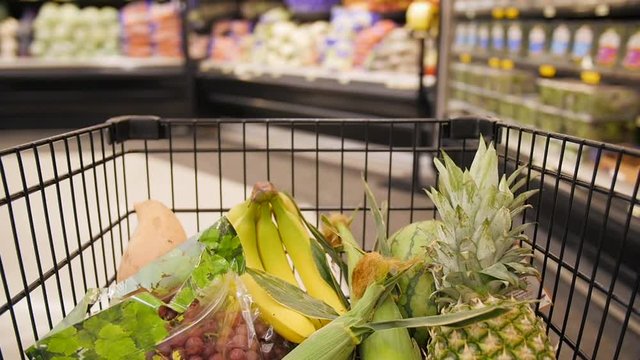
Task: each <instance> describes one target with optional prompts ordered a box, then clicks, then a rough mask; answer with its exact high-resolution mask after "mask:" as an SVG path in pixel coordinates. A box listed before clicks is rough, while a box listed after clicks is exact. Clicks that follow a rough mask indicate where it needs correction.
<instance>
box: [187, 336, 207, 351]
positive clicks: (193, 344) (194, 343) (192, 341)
mask: <svg viewBox="0 0 640 360" xmlns="http://www.w3.org/2000/svg"><path fill="white" fill-rule="evenodd" d="M184 348H185V350H186V351H187V355H196V354H199V353H201V352H202V350H203V349H204V341H202V338H200V337H197V336H192V337H190V338H189V339H187V341H186V342H185V344H184Z"/></svg>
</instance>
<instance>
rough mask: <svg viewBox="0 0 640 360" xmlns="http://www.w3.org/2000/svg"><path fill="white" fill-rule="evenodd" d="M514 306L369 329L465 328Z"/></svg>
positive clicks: (380, 324) (383, 323)
mask: <svg viewBox="0 0 640 360" xmlns="http://www.w3.org/2000/svg"><path fill="white" fill-rule="evenodd" d="M512 306H514V304H511V303H509V304H508V305H505V306H497V305H489V306H484V307H482V308H478V309H473V310H464V311H459V312H455V313H449V314H441V315H433V316H423V317H415V318H408V319H400V320H390V321H379V322H374V323H370V324H369V325H368V327H369V328H371V329H372V330H374V331H380V330H388V329H395V328H417V327H434V326H449V327H464V326H467V325H470V324H473V323H476V322H479V321H485V320H489V319H492V318H494V317H497V316H500V315H502V314H504V313H506V312H508V311H509V310H510V309H511V308H512Z"/></svg>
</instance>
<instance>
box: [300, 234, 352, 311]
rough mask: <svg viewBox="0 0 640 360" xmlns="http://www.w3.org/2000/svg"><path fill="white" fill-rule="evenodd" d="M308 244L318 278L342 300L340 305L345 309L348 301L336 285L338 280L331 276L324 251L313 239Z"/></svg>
mask: <svg viewBox="0 0 640 360" xmlns="http://www.w3.org/2000/svg"><path fill="white" fill-rule="evenodd" d="M309 242H310V245H311V252H312V254H313V260H314V261H315V263H316V267H317V268H318V271H320V276H321V277H322V279H324V281H326V282H327V284H329V285H330V286H331V287H332V288H333V290H334V291H335V292H336V294H338V297H340V300H342V304H343V305H344V306H345V307H348V305H349V301H348V300H347V298H346V297H345V296H344V294H343V293H342V289H341V288H340V284H339V283H338V280H337V279H336V277H335V276H334V275H333V271H331V266H330V265H329V262H328V261H327V253H326V252H325V251H324V249H323V248H322V245H320V242H319V241H318V240H316V239H314V238H310V239H309Z"/></svg>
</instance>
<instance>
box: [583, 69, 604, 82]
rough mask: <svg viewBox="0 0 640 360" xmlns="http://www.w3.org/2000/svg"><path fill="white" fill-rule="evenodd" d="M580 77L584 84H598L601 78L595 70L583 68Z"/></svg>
mask: <svg viewBox="0 0 640 360" xmlns="http://www.w3.org/2000/svg"><path fill="white" fill-rule="evenodd" d="M580 79H581V80H582V82H584V83H585V84H589V85H598V84H600V80H601V79H602V76H601V75H600V73H599V72H597V71H593V70H585V71H582V72H581V73H580Z"/></svg>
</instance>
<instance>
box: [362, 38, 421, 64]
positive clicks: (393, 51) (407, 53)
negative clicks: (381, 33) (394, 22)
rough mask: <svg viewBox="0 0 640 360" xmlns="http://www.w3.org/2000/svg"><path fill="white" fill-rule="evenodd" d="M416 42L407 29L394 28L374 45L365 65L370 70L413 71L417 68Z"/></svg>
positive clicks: (417, 49) (417, 52) (417, 50)
mask: <svg viewBox="0 0 640 360" xmlns="http://www.w3.org/2000/svg"><path fill="white" fill-rule="evenodd" d="M418 54H419V48H418V43H417V41H416V40H415V39H413V38H412V37H411V33H410V32H409V30H407V29H405V28H396V29H394V30H392V31H391V32H390V33H389V35H387V36H386V37H385V38H384V39H383V40H382V42H381V43H380V44H378V46H376V47H375V48H374V50H373V52H372V53H371V56H370V57H369V60H368V61H367V63H366V65H365V67H366V68H367V69H369V70H372V71H390V72H397V73H408V74H411V73H415V72H416V69H417V68H418V61H419V60H418V57H419V56H418Z"/></svg>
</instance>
